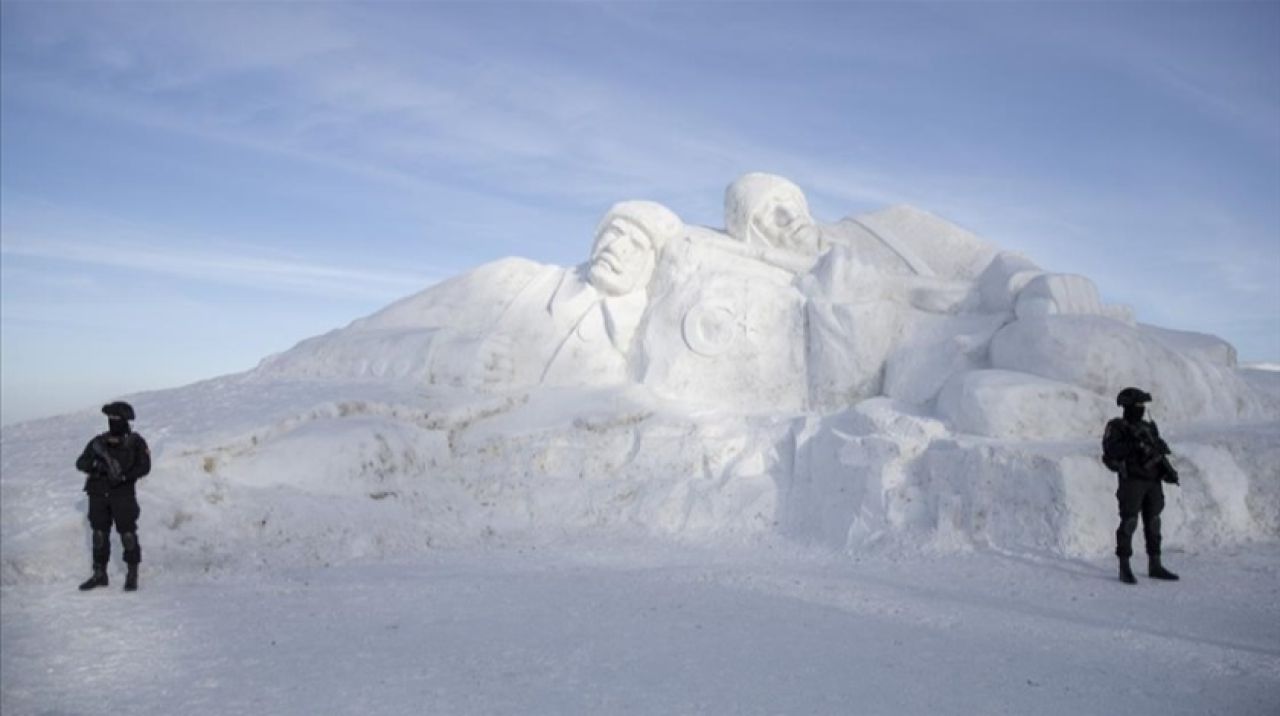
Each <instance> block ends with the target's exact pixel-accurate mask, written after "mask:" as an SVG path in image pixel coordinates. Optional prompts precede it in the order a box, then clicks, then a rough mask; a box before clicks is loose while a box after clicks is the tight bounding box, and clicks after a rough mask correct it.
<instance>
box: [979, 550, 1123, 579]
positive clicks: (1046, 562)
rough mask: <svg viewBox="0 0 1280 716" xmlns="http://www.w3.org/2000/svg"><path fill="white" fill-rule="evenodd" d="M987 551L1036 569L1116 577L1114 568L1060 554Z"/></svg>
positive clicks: (1077, 575)
mask: <svg viewBox="0 0 1280 716" xmlns="http://www.w3.org/2000/svg"><path fill="white" fill-rule="evenodd" d="M987 552H988V553H989V554H991V555H992V556H994V557H999V558H1000V559H1003V560H1007V561H1009V562H1016V563H1018V564H1023V565H1026V566H1029V567H1035V568H1036V569H1052V570H1054V571H1058V572H1062V573H1064V574H1069V575H1071V576H1074V577H1085V578H1089V579H1098V580H1105V581H1113V580H1115V578H1116V574H1115V569H1114V568H1108V567H1107V566H1105V565H1102V564H1098V563H1096V562H1091V561H1089V560H1085V559H1080V558H1072V557H1063V556H1062V555H1057V554H1053V553H1050V552H1040V551H1036V550H1027V551H1025V552H1014V551H1011V550H1007V549H994V548H993V549H989V550H987Z"/></svg>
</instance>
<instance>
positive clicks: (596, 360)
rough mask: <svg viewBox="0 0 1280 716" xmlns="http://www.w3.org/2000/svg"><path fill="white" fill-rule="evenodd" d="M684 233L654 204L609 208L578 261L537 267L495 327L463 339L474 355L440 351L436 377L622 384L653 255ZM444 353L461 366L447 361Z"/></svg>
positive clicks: (521, 383) (512, 383)
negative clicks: (459, 359) (537, 271)
mask: <svg viewBox="0 0 1280 716" xmlns="http://www.w3.org/2000/svg"><path fill="white" fill-rule="evenodd" d="M683 227H684V224H683V222H681V221H680V219H679V218H678V217H677V216H676V215H675V214H674V213H672V212H671V211H670V210H669V209H667V208H666V207H664V206H662V205H660V204H656V203H654V202H649V201H624V202H621V203H619V204H615V205H614V206H613V207H611V208H610V209H609V210H608V211H607V212H606V213H605V215H604V218H603V219H602V220H601V221H600V224H599V226H598V227H597V229H596V234H595V241H594V244H593V246H592V249H591V259H590V260H589V261H588V262H587V263H586V264H583V265H580V266H576V267H571V268H566V269H560V268H553V267H548V268H547V269H546V270H544V271H542V272H541V273H540V275H538V276H536V277H535V278H534V279H533V280H532V281H530V282H529V283H528V284H526V285H525V287H524V288H523V289H522V290H521V291H520V292H519V294H517V295H516V296H515V298H513V299H512V300H511V302H510V303H509V304H508V305H507V306H506V307H505V308H504V309H503V311H502V314H501V315H500V316H499V317H498V318H497V320H496V321H494V322H493V323H492V324H491V325H489V326H487V327H485V328H484V329H483V330H482V331H480V332H478V333H476V334H475V335H473V336H470V337H468V338H464V339H463V342H468V341H470V342H474V343H475V345H476V348H475V350H474V352H470V355H468V353H469V352H468V351H466V350H463V351H456V350H455V351H445V352H443V353H442V354H441V360H438V361H437V370H436V375H437V376H448V375H450V374H452V375H453V376H461V377H462V381H461V382H463V384H465V385H467V386H469V387H481V388H486V389H499V388H503V389H509V388H518V387H526V386H531V385H536V384H547V385H603V384H616V383H622V382H625V381H627V380H628V377H629V369H628V356H629V354H630V350H631V343H632V337H633V335H634V334H635V331H636V328H637V326H638V325H639V323H640V320H641V318H642V316H643V315H644V311H645V307H646V306H647V305H648V286H649V283H650V279H651V278H652V276H653V271H654V267H655V265H656V263H657V257H658V255H659V254H660V253H661V251H662V249H663V247H664V246H665V245H666V244H667V243H668V242H669V241H671V240H672V239H673V238H675V237H676V236H678V235H679V234H680V233H681V231H682V230H683ZM450 353H452V354H453V355H452V358H453V359H455V360H456V358H457V356H459V355H461V356H464V360H465V361H466V362H465V364H463V365H453V366H450V365H448V364H447V363H446V362H445V361H446V360H448V359H449V358H450ZM451 368H452V370H451ZM455 380H456V379H455Z"/></svg>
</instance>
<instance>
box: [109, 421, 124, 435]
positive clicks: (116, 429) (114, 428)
mask: <svg viewBox="0 0 1280 716" xmlns="http://www.w3.org/2000/svg"><path fill="white" fill-rule="evenodd" d="M107 428H108V429H109V430H110V431H111V434H112V435H128V434H129V421H128V420H123V419H121V418H107Z"/></svg>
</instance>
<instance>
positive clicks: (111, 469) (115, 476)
mask: <svg viewBox="0 0 1280 716" xmlns="http://www.w3.org/2000/svg"><path fill="white" fill-rule="evenodd" d="M91 447H92V449H93V453H94V454H95V455H97V456H98V458H99V459H101V460H102V464H104V465H106V466H107V484H108V485H110V486H111V487H116V486H117V485H120V484H123V483H124V469H123V468H121V467H120V463H119V462H118V461H117V460H116V459H115V458H114V457H111V453H109V452H107V449H106V448H105V447H103V446H102V443H101V442H100V441H98V440H94V441H93V442H92V443H91Z"/></svg>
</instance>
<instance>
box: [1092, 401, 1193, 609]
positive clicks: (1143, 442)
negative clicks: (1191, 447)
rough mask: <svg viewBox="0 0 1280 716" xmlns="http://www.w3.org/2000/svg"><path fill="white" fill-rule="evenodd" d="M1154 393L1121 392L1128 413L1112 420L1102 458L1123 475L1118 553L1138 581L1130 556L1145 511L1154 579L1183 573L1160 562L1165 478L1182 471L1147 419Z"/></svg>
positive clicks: (1126, 576)
mask: <svg viewBox="0 0 1280 716" xmlns="http://www.w3.org/2000/svg"><path fill="white" fill-rule="evenodd" d="M1149 402H1151V394H1150V393H1147V392H1145V391H1142V390H1139V389H1137V388H1125V389H1124V390H1122V391H1120V394H1119V395H1117V396H1116V404H1117V405H1119V406H1120V407H1122V408H1124V417H1122V418H1114V419H1112V420H1111V421H1110V422H1108V423H1107V429H1106V432H1105V433H1104V434H1103V436H1102V462H1103V463H1104V464H1105V465H1106V466H1107V467H1108V468H1109V469H1111V470H1112V471H1114V472H1116V473H1119V475H1120V487H1119V488H1118V489H1117V490H1116V500H1118V501H1119V503H1120V529H1118V530H1116V556H1117V557H1119V558H1120V581H1122V582H1124V583H1125V584H1137V583H1138V580H1137V578H1136V577H1134V576H1133V569H1131V568H1130V567H1129V557H1131V556H1132V555H1133V533H1134V531H1135V530H1137V528H1138V516H1139V515H1141V516H1142V535H1143V537H1144V538H1146V543H1147V566H1148V569H1147V574H1148V575H1150V576H1151V578H1152V579H1166V580H1176V579H1177V578H1178V575H1176V574H1174V573H1173V572H1170V571H1169V570H1167V569H1165V568H1164V565H1162V564H1160V512H1161V511H1162V510H1164V489H1163V487H1162V486H1161V483H1162V482H1168V483H1170V484H1173V485H1177V484H1178V472H1177V470H1174V469H1173V465H1171V464H1169V458H1168V455H1169V452H1170V451H1169V445H1168V443H1166V442H1165V441H1164V440H1163V439H1161V437H1160V431H1159V430H1158V429H1157V428H1156V424H1155V422H1154V421H1151V420H1144V419H1143V415H1144V414H1145V412H1146V406H1145V404H1146V403H1149Z"/></svg>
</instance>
